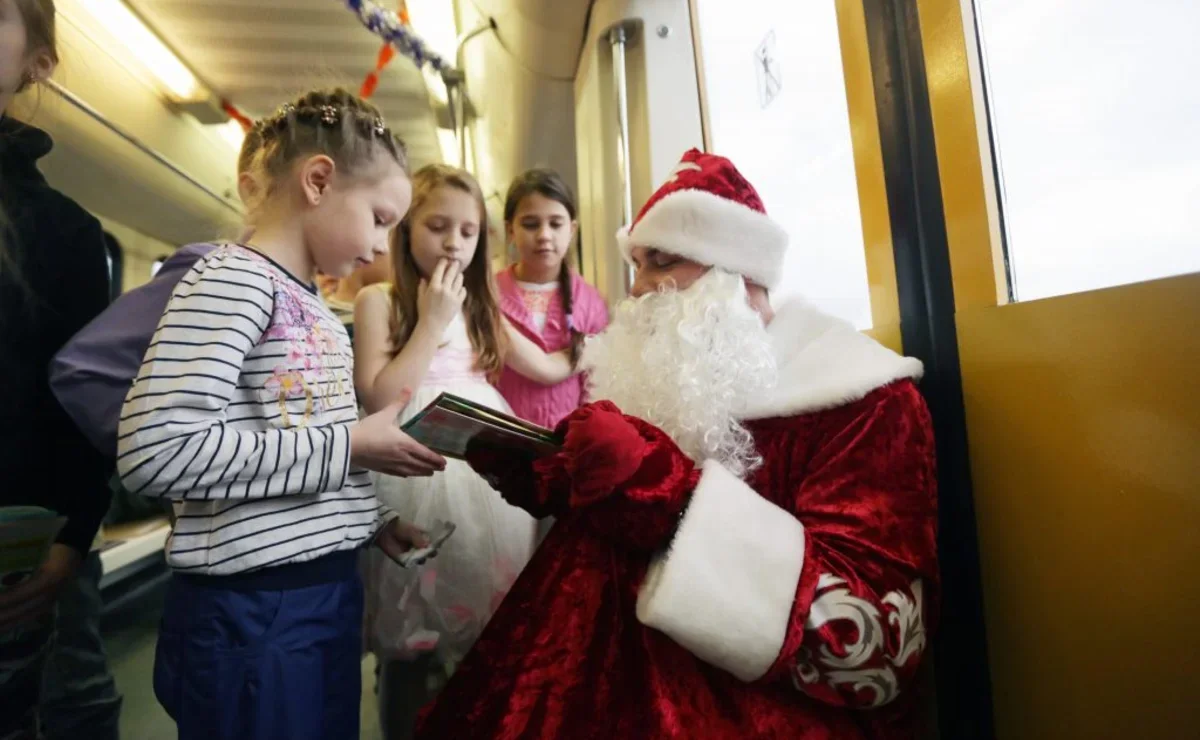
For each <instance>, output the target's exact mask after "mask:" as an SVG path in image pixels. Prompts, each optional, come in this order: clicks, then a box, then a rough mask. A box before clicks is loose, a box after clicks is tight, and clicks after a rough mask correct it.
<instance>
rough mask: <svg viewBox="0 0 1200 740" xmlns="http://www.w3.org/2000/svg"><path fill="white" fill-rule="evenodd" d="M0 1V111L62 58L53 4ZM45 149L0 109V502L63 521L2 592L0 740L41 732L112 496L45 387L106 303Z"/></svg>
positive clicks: (90, 243)
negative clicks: (46, 171)
mask: <svg viewBox="0 0 1200 740" xmlns="http://www.w3.org/2000/svg"><path fill="white" fill-rule="evenodd" d="M0 6H3V7H0V114H2V113H3V112H4V111H7V109H8V107H9V103H11V101H12V99H13V96H14V95H15V94H16V93H17V92H19V91H20V90H21V89H24V88H25V87H28V86H29V85H31V84H33V83H34V82H36V81H38V80H41V79H45V78H46V77H48V76H49V74H50V73H51V72H52V71H53V69H54V66H55V64H56V62H57V55H56V53H55V45H54V5H53V3H52V2H50V1H49V0H0ZM52 145H53V144H52V142H51V140H50V137H49V136H48V135H46V134H45V133H44V132H42V131H40V130H38V129H36V128H34V127H32V126H28V125H25V124H23V123H20V122H18V121H16V120H14V119H13V118H11V117H9V116H8V115H0V210H3V212H4V214H5V219H4V220H5V221H6V227H5V229H4V231H3V234H2V235H0V240H2V242H3V247H2V249H3V252H4V254H5V259H4V269H3V270H2V271H0V388H3V390H4V412H3V422H2V423H0V506H11V505H35V506H42V507H45V508H48V509H53V510H54V511H56V512H58V513H59V514H60V515H62V516H64V517H66V519H67V523H66V524H65V526H64V527H63V528H62V530H61V532H60V534H59V536H58V540H57V542H56V543H55V544H54V545H53V546H52V547H51V548H50V552H49V554H48V557H47V558H46V560H45V562H44V563H43V565H42V566H41V567H40V568H39V569H38V571H37V572H36V573H35V574H34V575H33V576H32V577H31V578H29V579H28V580H26V581H24V582H22V583H20V584H18V585H16V586H13V587H11V588H8V589H5V590H3V591H0V738H8V737H17V738H21V737H33V736H36V733H37V728H36V725H37V708H38V703H39V698H40V693H41V685H42V673H43V668H44V665H43V664H44V662H45V659H46V656H47V654H48V653H49V645H50V644H51V637H52V635H53V632H54V625H55V621H54V617H55V614H54V613H55V606H56V604H57V602H58V600H59V597H60V595H61V594H62V593H63V592H64V590H66V589H68V588H69V587H70V586H71V585H72V583H73V581H74V579H75V578H76V576H77V573H78V571H79V568H80V566H81V564H82V563H83V562H84V561H85V559H86V558H87V556H88V554H89V552H90V550H91V545H92V541H93V539H94V538H95V536H96V532H97V529H98V528H99V525H100V522H101V520H102V518H103V517H104V514H105V512H106V510H107V509H108V505H109V500H110V498H111V493H110V492H109V489H108V486H107V480H108V477H109V473H110V470H111V462H110V461H107V460H105V458H104V456H103V455H102V454H101V453H100V452H99V451H98V450H96V449H95V448H94V447H92V446H91V445H90V444H89V443H88V441H87V439H86V438H85V437H84V436H83V435H82V434H81V433H80V432H79V431H78V430H77V429H76V428H75V425H74V424H73V423H72V422H71V419H70V418H69V417H68V416H67V414H66V412H65V411H63V409H62V408H61V406H60V405H59V404H58V402H57V401H56V400H55V399H54V396H53V395H52V394H51V392H50V386H49V378H48V363H49V362H50V358H51V357H53V356H54V353H55V352H56V351H57V350H58V348H59V347H61V346H62V345H63V344H64V343H65V342H66V341H67V339H69V338H70V337H71V335H72V334H74V333H75V332H76V331H78V330H79V329H80V328H81V327H82V326H83V325H84V324H86V323H87V322H88V321H90V320H91V319H92V318H93V317H94V316H96V315H97V314H98V313H100V312H101V311H102V310H103V309H104V307H105V306H106V305H107V303H108V271H107V266H106V262H105V252H104V238H103V231H102V229H101V226H100V223H99V222H98V221H97V220H96V219H95V218H94V217H92V216H91V215H89V214H88V213H87V212H86V211H84V210H83V209H82V208H81V207H80V206H79V205H78V204H76V203H75V202H74V201H72V200H71V199H70V198H68V197H66V196H65V195H63V194H62V193H59V192H58V191H56V190H54V189H53V188H51V187H50V186H49V185H48V184H47V183H46V181H45V179H44V178H43V177H42V175H41V173H40V172H39V171H38V168H37V161H38V159H40V158H41V157H43V156H45V155H46V154H47V153H48V152H49V151H50V149H51V147H52Z"/></svg>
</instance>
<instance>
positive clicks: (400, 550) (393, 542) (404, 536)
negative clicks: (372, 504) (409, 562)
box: [375, 517, 429, 562]
mask: <svg viewBox="0 0 1200 740" xmlns="http://www.w3.org/2000/svg"><path fill="white" fill-rule="evenodd" d="M375 544H376V545H378V546H379V549H380V550H383V551H384V553H386V554H387V556H388V557H389V558H391V559H392V560H394V561H396V562H400V560H401V557H402V556H403V555H404V553H406V552H408V551H409V550H412V549H414V548H420V547H429V535H428V533H426V532H425V530H423V529H421V528H420V527H418V526H416V525H415V524H410V523H409V522H406V521H404V520H403V519H400V518H399V517H397V518H395V519H393V520H392V521H390V522H388V523H387V524H385V525H383V527H382V528H381V529H380V530H379V533H378V534H376V535H375Z"/></svg>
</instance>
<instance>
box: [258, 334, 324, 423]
mask: <svg viewBox="0 0 1200 740" xmlns="http://www.w3.org/2000/svg"><path fill="white" fill-rule="evenodd" d="M290 354H291V353H289V359H291V357H290ZM263 387H264V388H266V389H267V391H268V392H270V393H275V394H277V395H278V397H279V411H280V413H281V414H282V415H283V416H282V421H283V426H284V427H285V428H290V427H291V426H292V419H291V414H290V413H288V405H287V402H288V400H290V399H292V398H304V416H303V418H301V419H300V421H299V422H297V423H296V425H295V426H300V427H302V426H306V425H307V424H308V421H309V419H311V418H312V415H313V392H312V388H311V387H310V386H309V384H308V381H306V380H305V379H304V372H303V371H301V370H298V369H295V368H291V367H287V366H285V365H276V366H275V371H274V372H273V373H271V377H269V378H267V382H266V383H264V384H263Z"/></svg>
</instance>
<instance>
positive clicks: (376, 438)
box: [350, 394, 446, 478]
mask: <svg viewBox="0 0 1200 740" xmlns="http://www.w3.org/2000/svg"><path fill="white" fill-rule="evenodd" d="M406 395H407V394H406ZM407 405H408V398H407V397H405V398H402V399H400V400H399V401H397V402H396V403H393V404H392V405H390V406H388V407H387V408H385V409H383V410H382V411H379V412H377V413H374V414H371V415H370V416H368V417H367V418H365V419H363V420H362V421H360V422H358V423H357V424H355V425H354V426H352V427H350V462H351V463H352V464H354V465H358V466H360V467H363V468H366V469H367V470H374V471H376V472H379V473H386V474H388V475H397V476H400V477H402V478H414V477H428V476H430V475H433V474H434V473H436V472H438V471H441V470H445V469H446V460H445V458H443V457H442V456H441V455H439V454H437V453H436V452H433V451H432V450H430V449H428V448H427V447H425V446H424V445H422V444H421V443H420V442H417V441H416V440H415V439H413V438H412V437H410V436H408V435H407V434H405V433H404V432H402V431H400V428H399V427H397V426H396V417H397V416H399V415H400V412H401V411H403V410H404V407H405V406H407Z"/></svg>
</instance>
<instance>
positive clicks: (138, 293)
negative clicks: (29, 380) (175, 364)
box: [50, 244, 212, 460]
mask: <svg viewBox="0 0 1200 740" xmlns="http://www.w3.org/2000/svg"><path fill="white" fill-rule="evenodd" d="M211 246H212V245H207V244H205V245H188V246H186V247H181V248H180V249H179V251H177V252H176V253H175V254H174V255H172V256H171V258H170V259H168V260H167V261H166V262H165V263H164V264H163V266H162V269H160V270H159V271H158V274H157V275H155V276H154V278H153V279H152V280H150V282H148V283H146V284H145V285H142V286H139V287H137V288H134V289H133V290H131V291H129V292H127V293H124V294H122V295H121V296H120V297H118V298H117V299H116V301H114V302H113V303H112V305H110V306H109V307H108V308H107V309H105V310H104V312H103V313H101V314H100V315H99V316H97V317H96V318H95V319H93V320H92V321H91V322H90V323H89V324H88V325H87V326H85V327H84V328H83V329H81V330H80V331H79V332H78V333H77V334H76V335H75V336H73V337H72V338H71V341H69V342H67V344H66V346H65V347H63V348H62V349H61V350H59V352H58V354H57V355H55V356H54V359H53V361H51V363H50V389H51V390H52V391H53V392H54V396H55V398H57V399H58V402H59V404H61V405H62V407H63V409H65V410H66V412H67V413H68V414H69V415H70V416H71V419H72V420H73V421H74V422H75V425H76V426H78V427H79V430H80V431H81V432H83V433H84V434H85V435H86V436H87V438H88V440H89V441H90V442H91V443H92V445H94V446H95V447H96V449H98V450H100V451H101V452H103V453H104V455H105V457H107V458H108V459H110V460H111V459H112V458H113V457H115V456H116V454H117V425H118V423H119V422H118V420H119V419H120V417H121V407H122V406H123V405H124V403H125V396H127V395H128V394H129V386H131V385H132V384H133V380H134V378H136V377H137V374H138V370H139V369H140V368H141V364H142V358H143V357H144V356H145V354H146V346H147V345H148V344H150V340H151V337H153V335H154V331H155V329H156V327H157V326H158V319H159V317H160V316H162V313H163V309H165V308H166V306H167V302H168V301H169V300H170V299H171V291H172V290H173V289H174V287H175V285H176V284H177V283H178V282H179V280H180V279H181V278H182V277H183V276H184V274H185V273H187V272H188V271H189V270H191V269H192V267H193V266H194V265H195V263H196V260H197V259H198V258H199V257H200V256H201V255H200V254H197V251H196V250H197V249H202V248H205V247H208V248H211Z"/></svg>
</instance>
